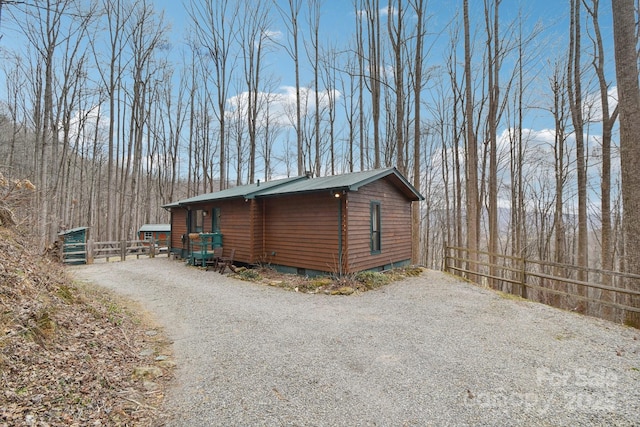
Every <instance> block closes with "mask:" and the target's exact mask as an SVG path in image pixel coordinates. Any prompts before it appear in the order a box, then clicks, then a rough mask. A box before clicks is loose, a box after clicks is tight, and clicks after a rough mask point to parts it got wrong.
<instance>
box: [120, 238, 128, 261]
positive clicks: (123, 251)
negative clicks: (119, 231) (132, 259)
mask: <svg viewBox="0 0 640 427" xmlns="http://www.w3.org/2000/svg"><path fill="white" fill-rule="evenodd" d="M126 259H127V241H126V240H120V261H125V260H126Z"/></svg>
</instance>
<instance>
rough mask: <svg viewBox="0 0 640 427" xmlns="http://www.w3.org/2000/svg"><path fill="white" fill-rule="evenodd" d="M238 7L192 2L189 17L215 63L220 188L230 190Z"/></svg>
mask: <svg viewBox="0 0 640 427" xmlns="http://www.w3.org/2000/svg"><path fill="white" fill-rule="evenodd" d="M238 13H239V10H238V4H237V3H236V4H234V5H230V2H229V0H222V1H216V2H204V3H202V2H199V1H193V0H191V1H190V3H189V15H190V17H191V20H192V25H193V27H194V29H195V34H196V37H197V39H198V41H199V43H200V45H201V46H202V47H203V48H204V49H206V50H207V52H208V58H209V59H210V60H211V61H212V62H213V76H212V77H213V84H214V85H215V87H216V103H215V106H216V108H215V109H214V111H215V114H216V117H217V120H218V128H219V130H220V132H219V135H218V136H219V150H220V156H219V157H220V158H219V167H220V189H221V190H223V189H225V188H227V176H226V169H227V167H226V157H227V156H226V152H227V144H226V140H225V136H226V134H227V133H226V132H225V127H226V121H225V119H226V116H225V106H226V102H227V98H228V97H229V89H230V79H231V75H232V74H233V71H234V69H235V60H236V58H235V56H234V51H233V50H232V48H233V43H234V41H235V39H236V32H237V31H238V28H237V27H238V24H239V22H238Z"/></svg>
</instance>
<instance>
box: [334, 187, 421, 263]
mask: <svg viewBox="0 0 640 427" xmlns="http://www.w3.org/2000/svg"><path fill="white" fill-rule="evenodd" d="M372 202H377V203H380V212H381V218H380V219H381V227H380V231H381V247H380V252H379V253H372V251H371V203H372ZM347 215H348V219H347V221H348V223H349V225H348V230H347V233H348V237H347V241H348V247H349V252H348V259H347V260H346V262H347V263H348V267H349V270H350V271H360V270H368V269H374V268H378V267H381V266H384V265H390V264H394V263H399V262H404V261H406V260H410V259H411V202H410V201H409V200H408V199H407V198H406V197H405V196H404V195H403V194H401V193H400V192H398V191H397V190H396V189H395V187H394V186H393V185H392V184H390V183H389V182H388V181H387V180H385V179H381V180H379V181H375V182H373V183H371V184H368V185H365V186H363V187H361V188H360V189H359V190H358V191H357V192H350V193H349V200H348V213H347Z"/></svg>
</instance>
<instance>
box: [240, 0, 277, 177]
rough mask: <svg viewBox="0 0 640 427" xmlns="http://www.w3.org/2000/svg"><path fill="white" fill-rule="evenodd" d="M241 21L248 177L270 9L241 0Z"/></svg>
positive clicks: (253, 159)
mask: <svg viewBox="0 0 640 427" xmlns="http://www.w3.org/2000/svg"><path fill="white" fill-rule="evenodd" d="M242 19H243V22H244V25H243V26H242V27H241V29H240V32H239V34H238V37H239V41H240V43H241V45H242V57H243V61H244V82H245V85H246V90H247V118H246V125H247V131H248V136H249V171H248V181H249V183H253V182H254V180H255V168H256V144H257V139H256V138H257V132H258V127H259V123H258V119H259V113H260V105H259V102H258V97H259V96H260V90H261V87H262V81H261V79H262V74H263V69H262V68H263V66H264V64H263V60H264V57H265V55H266V54H267V51H268V49H269V44H270V43H271V36H270V34H269V26H270V25H271V20H270V17H269V9H268V8H267V3H266V2H265V1H262V0H261V1H250V0H246V1H245V2H244V10H243V11H242Z"/></svg>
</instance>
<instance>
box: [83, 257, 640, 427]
mask: <svg viewBox="0 0 640 427" xmlns="http://www.w3.org/2000/svg"><path fill="white" fill-rule="evenodd" d="M71 271H72V272H73V274H74V275H75V277H76V278H77V279H78V280H84V281H89V282H92V283H95V284H97V285H99V286H103V287H106V288H109V289H112V290H115V291H117V292H118V293H120V294H123V295H125V296H127V297H129V298H131V299H133V300H136V301H138V302H140V303H142V304H143V305H144V307H145V308H146V309H148V310H149V311H150V312H151V313H153V314H154V315H155V316H156V320H157V321H158V322H159V323H160V324H161V325H162V326H163V327H164V328H165V331H166V333H167V334H168V336H169V338H170V339H171V340H173V342H174V343H173V350H174V357H175V360H176V362H177V371H176V380H175V384H174V386H173V387H172V389H171V391H170V392H169V394H168V396H167V399H166V408H167V410H168V411H169V412H170V413H171V414H173V415H172V417H171V419H170V420H169V421H168V423H167V425H170V426H249V425H251V426H405V425H406V426H412V425H419V426H429V425H433V426H446V425H455V426H465V425H469V426H471V425H473V426H478V425H486V426H492V425H495V426H522V425H554V426H555V425H567V426H568V425H571V426H576V425H603V426H604V425H606V426H611V425H620V426H632V425H636V426H638V425H640V331H638V330H637V329H633V328H629V327H625V326H622V325H617V324H614V323H611V322H608V321H604V320H599V319H595V318H589V317H584V316H581V315H579V314H575V313H571V312H567V311H562V310H557V309H554V308H551V307H547V306H545V305H542V304H537V303H532V302H527V301H522V300H516V299H512V298H505V297H502V296H500V295H499V294H497V293H495V292H493V291H490V290H487V289H483V288H480V287H477V286H474V285H470V284H468V283H465V282H462V281H459V280H456V279H455V278H453V277H451V276H448V275H446V274H443V273H441V272H436V271H427V272H425V273H424V274H422V275H421V276H420V277H415V278H409V279H405V280H403V281H399V282H396V283H393V284H391V285H388V286H385V287H383V288H381V289H378V290H375V291H370V292H367V293H363V294H359V295H351V296H328V295H312V294H302V293H296V292H291V291H286V290H283V289H280V288H274V287H270V286H267V285H263V284H257V283H251V282H243V281H239V280H236V279H233V278H229V277H227V276H223V275H220V274H218V273H215V272H213V271H204V270H201V269H198V268H194V267H188V266H185V265H184V264H183V263H182V262H179V261H171V260H168V259H166V258H155V259H144V260H143V259H141V260H135V261H126V262H116V263H109V264H107V263H102V264H93V265H87V266H79V267H72V268H71Z"/></svg>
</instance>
